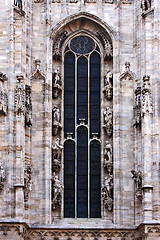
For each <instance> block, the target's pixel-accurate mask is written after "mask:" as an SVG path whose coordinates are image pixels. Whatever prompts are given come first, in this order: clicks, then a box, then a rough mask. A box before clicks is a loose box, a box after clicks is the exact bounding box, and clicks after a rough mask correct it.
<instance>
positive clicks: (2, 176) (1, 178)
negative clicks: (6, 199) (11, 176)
mask: <svg viewBox="0 0 160 240" xmlns="http://www.w3.org/2000/svg"><path fill="white" fill-rule="evenodd" d="M4 180H5V171H4V169H3V166H2V164H1V163H0V191H1V190H2V189H3V186H4Z"/></svg>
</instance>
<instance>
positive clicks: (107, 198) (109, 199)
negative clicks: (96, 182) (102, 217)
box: [102, 175, 113, 212]
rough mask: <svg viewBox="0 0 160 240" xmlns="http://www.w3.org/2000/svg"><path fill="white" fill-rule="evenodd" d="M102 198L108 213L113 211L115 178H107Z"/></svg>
mask: <svg viewBox="0 0 160 240" xmlns="http://www.w3.org/2000/svg"><path fill="white" fill-rule="evenodd" d="M102 198H103V202H104V206H105V207H106V208H107V209H108V211H109V212H110V211H112V209H113V176H112V175H110V176H109V177H105V181H104V184H103V186H102Z"/></svg>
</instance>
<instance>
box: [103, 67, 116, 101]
mask: <svg viewBox="0 0 160 240" xmlns="http://www.w3.org/2000/svg"><path fill="white" fill-rule="evenodd" d="M112 78H113V74H112V73H111V71H109V72H108V73H107V75H106V76H105V77H104V81H105V87H104V88H103V89H102V91H103V92H104V94H105V96H106V97H107V99H108V100H111V99H112V97H113V86H112Z"/></svg>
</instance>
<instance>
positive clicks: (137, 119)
mask: <svg viewBox="0 0 160 240" xmlns="http://www.w3.org/2000/svg"><path fill="white" fill-rule="evenodd" d="M133 117H134V123H133V126H134V127H136V128H137V127H139V128H140V127H141V87H137V89H136V90H135V105H134V108H133Z"/></svg>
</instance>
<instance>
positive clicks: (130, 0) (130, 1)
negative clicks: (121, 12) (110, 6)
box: [121, 0, 133, 4]
mask: <svg viewBox="0 0 160 240" xmlns="http://www.w3.org/2000/svg"><path fill="white" fill-rule="evenodd" d="M132 2H133V1H132V0H121V3H122V4H131V3H132Z"/></svg>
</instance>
